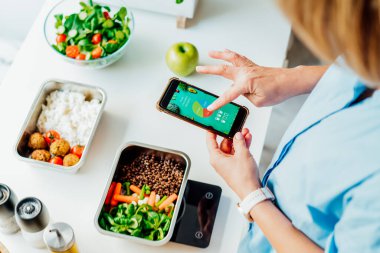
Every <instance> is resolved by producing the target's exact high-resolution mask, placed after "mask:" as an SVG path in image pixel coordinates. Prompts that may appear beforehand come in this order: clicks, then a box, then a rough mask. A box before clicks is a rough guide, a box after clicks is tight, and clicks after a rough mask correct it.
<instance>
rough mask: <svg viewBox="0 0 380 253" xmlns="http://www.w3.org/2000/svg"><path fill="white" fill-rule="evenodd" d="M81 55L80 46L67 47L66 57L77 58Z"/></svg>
mask: <svg viewBox="0 0 380 253" xmlns="http://www.w3.org/2000/svg"><path fill="white" fill-rule="evenodd" d="M78 54H80V52H79V47H78V46H67V47H66V55H67V56H68V57H70V58H75V57H77V56H78Z"/></svg>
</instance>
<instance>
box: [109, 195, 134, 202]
mask: <svg viewBox="0 0 380 253" xmlns="http://www.w3.org/2000/svg"><path fill="white" fill-rule="evenodd" d="M114 198H115V200H117V201H119V202H125V203H128V204H130V203H132V201H135V202H136V203H137V201H138V198H136V197H133V196H125V195H115V196H114Z"/></svg>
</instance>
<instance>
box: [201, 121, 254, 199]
mask: <svg viewBox="0 0 380 253" xmlns="http://www.w3.org/2000/svg"><path fill="white" fill-rule="evenodd" d="M216 137H217V136H216V134H214V133H211V132H207V139H206V140H207V141H206V142H207V147H208V150H209V153H210V163H211V165H212V166H213V167H214V168H215V170H216V172H217V173H218V174H219V175H220V176H221V177H222V178H223V179H224V181H226V183H227V184H228V185H229V186H230V187H231V189H232V190H233V191H234V192H235V193H236V194H237V195H238V196H239V198H240V199H241V200H242V199H244V197H246V196H247V195H248V194H249V193H251V192H253V191H254V190H256V189H258V188H260V187H261V183H260V180H259V175H258V168H257V164H256V161H255V159H254V158H253V156H252V154H251V153H250V151H249V147H250V145H251V142H252V135H251V133H250V132H249V130H248V129H247V128H244V129H243V130H242V132H238V133H236V134H235V137H234V138H233V140H230V139H223V141H222V142H221V143H220V144H219V143H218V142H217V140H216Z"/></svg>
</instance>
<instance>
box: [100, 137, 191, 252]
mask: <svg viewBox="0 0 380 253" xmlns="http://www.w3.org/2000/svg"><path fill="white" fill-rule="evenodd" d="M141 154H149V155H155V156H159V157H163V158H164V159H174V160H176V161H178V162H180V163H183V164H185V169H184V170H185V171H184V174H183V179H182V183H181V187H180V190H179V193H178V198H177V200H176V204H175V209H174V213H173V217H172V220H171V223H170V228H169V231H168V233H167V235H166V236H165V237H164V239H162V240H160V241H150V240H147V239H144V238H140V237H135V236H130V235H126V234H119V233H114V232H110V231H106V230H104V229H102V228H101V227H100V226H99V223H98V219H99V215H100V213H101V211H102V208H103V205H104V201H105V199H106V196H107V192H108V189H109V187H110V185H111V183H112V181H113V180H114V177H115V175H117V174H118V172H119V170H122V169H123V167H124V166H125V165H126V164H130V163H132V162H133V160H134V159H135V158H136V157H138V156H139V155H141ZM189 170H190V159H189V157H188V156H187V155H186V154H184V153H182V152H180V151H176V150H171V149H167V148H162V147H156V146H151V145H148V144H142V143H138V142H129V143H126V144H124V145H122V146H121V147H120V148H119V150H118V151H117V154H116V156H115V159H114V162H113V165H112V171H111V174H110V176H109V178H108V182H107V185H106V188H105V189H104V192H103V196H102V199H101V201H100V204H99V207H98V210H97V212H96V215H95V227H96V229H97V230H98V231H99V232H100V233H102V234H104V235H109V236H113V237H119V238H123V239H128V240H131V241H134V242H137V243H141V244H146V245H150V246H161V245H164V244H166V243H167V242H168V241H169V240H170V238H171V237H172V234H173V231H174V227H175V224H176V222H177V217H178V212H179V209H180V206H181V204H180V203H182V198H183V195H184V192H185V188H186V183H187V177H188V174H189Z"/></svg>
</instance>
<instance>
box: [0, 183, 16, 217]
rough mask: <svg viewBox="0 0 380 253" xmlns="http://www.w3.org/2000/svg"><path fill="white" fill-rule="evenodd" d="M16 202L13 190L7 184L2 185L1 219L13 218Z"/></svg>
mask: <svg viewBox="0 0 380 253" xmlns="http://www.w3.org/2000/svg"><path fill="white" fill-rule="evenodd" d="M16 202H17V198H16V195H15V194H14V193H13V192H12V191H11V189H10V188H9V187H8V186H7V185H5V184H0V218H3V219H6V218H9V217H12V216H13V215H14V210H15V205H16Z"/></svg>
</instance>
